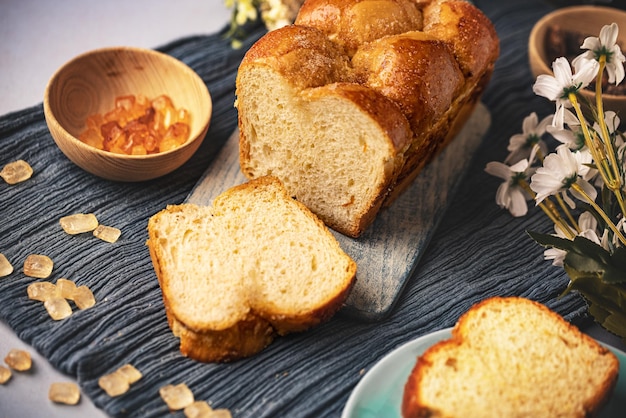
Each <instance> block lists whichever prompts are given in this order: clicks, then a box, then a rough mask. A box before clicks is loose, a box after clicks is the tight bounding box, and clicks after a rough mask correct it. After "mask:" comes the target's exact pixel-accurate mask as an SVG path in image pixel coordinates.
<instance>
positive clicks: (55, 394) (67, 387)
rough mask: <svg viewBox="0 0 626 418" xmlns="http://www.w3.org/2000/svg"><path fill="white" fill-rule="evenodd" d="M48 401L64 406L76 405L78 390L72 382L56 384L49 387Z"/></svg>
mask: <svg viewBox="0 0 626 418" xmlns="http://www.w3.org/2000/svg"><path fill="white" fill-rule="evenodd" d="M48 399H50V400H51V401H52V402H56V403H63V404H66V405H76V404H77V403H78V401H79V400H80V389H79V388H78V385H77V384H76V383H73V382H56V383H52V384H51V385H50V389H49V390H48Z"/></svg>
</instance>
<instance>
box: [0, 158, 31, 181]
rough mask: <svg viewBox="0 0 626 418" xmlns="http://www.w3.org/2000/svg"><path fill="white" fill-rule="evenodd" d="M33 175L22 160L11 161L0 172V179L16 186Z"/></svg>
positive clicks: (28, 166)
mask: <svg viewBox="0 0 626 418" xmlns="http://www.w3.org/2000/svg"><path fill="white" fill-rule="evenodd" d="M32 175H33V169H32V167H31V166H30V165H29V164H28V163H27V162H26V161H24V160H17V161H13V162H12V163H9V164H7V165H5V166H4V167H3V168H2V171H0V177H2V178H3V179H4V181H6V182H7V183H8V184H16V183H20V182H22V181H26V180H28V179H29V178H30V177H31V176H32Z"/></svg>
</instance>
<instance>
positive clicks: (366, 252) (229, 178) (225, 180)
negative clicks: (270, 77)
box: [186, 103, 491, 321]
mask: <svg viewBox="0 0 626 418" xmlns="http://www.w3.org/2000/svg"><path fill="white" fill-rule="evenodd" d="M490 123H491V115H490V114H489V111H488V110H487V108H486V107H485V106H484V105H483V104H482V103H479V105H478V106H477V107H476V109H475V110H474V113H473V114H472V116H471V117H470V118H469V120H468V121H467V123H466V124H465V126H464V127H463V129H462V130H461V132H460V133H459V134H458V136H457V137H456V138H455V139H454V140H453V141H452V142H451V143H450V145H448V147H447V148H446V149H445V150H444V151H443V152H441V153H440V154H439V155H438V156H437V158H435V159H434V160H433V161H432V162H431V163H430V164H429V165H428V166H426V168H424V170H423V171H422V172H421V173H420V174H419V176H418V177H417V179H416V180H415V181H414V183H413V184H412V185H411V186H410V187H409V188H408V189H407V190H406V191H405V192H404V193H403V194H402V195H401V196H400V197H399V198H398V199H397V200H396V201H395V202H394V203H393V204H392V205H391V206H390V207H388V208H385V209H384V210H382V211H381V212H380V213H379V214H378V217H377V218H376V220H375V221H374V223H373V224H372V225H371V226H370V227H369V229H368V230H366V231H365V233H364V234H363V235H362V236H361V237H359V238H349V237H346V236H345V235H342V234H339V233H337V232H334V231H333V233H334V235H335V237H336V238H337V240H338V241H339V243H340V245H341V247H342V248H343V249H344V251H345V252H346V253H348V254H349V255H350V256H351V257H352V258H353V259H354V261H356V263H357V281H356V284H355V287H354V288H353V289H352V292H351V293H350V296H349V297H348V299H347V301H346V306H345V307H344V308H343V309H342V311H341V312H342V313H343V314H347V315H350V316H352V317H355V318H359V319H363V320H368V321H377V320H380V319H383V318H384V317H386V316H387V315H388V314H389V313H390V312H391V310H392V308H393V306H394V304H395V302H396V301H397V299H398V296H399V295H400V294H401V292H402V289H403V288H404V286H405V284H406V282H407V280H409V279H410V277H411V275H412V274H413V271H414V270H415V267H416V266H417V264H418V262H419V259H420V257H421V256H422V254H423V253H424V252H425V250H426V247H427V245H428V242H429V240H430V238H431V236H432V234H433V232H434V231H435V229H436V228H437V225H438V224H439V222H440V221H441V219H442V217H443V215H444V213H445V209H446V207H447V204H448V202H449V201H450V199H451V197H452V196H453V194H454V192H455V190H456V187H457V185H458V183H459V182H460V180H461V179H462V178H463V174H464V173H465V171H466V170H467V168H468V166H469V163H470V161H471V159H472V157H473V155H474V152H475V151H476V149H477V148H478V146H479V145H480V143H481V140H482V137H483V135H484V134H485V132H486V131H487V129H488V128H489V125H490ZM246 181H247V179H246V178H245V176H244V175H243V174H242V173H241V171H240V169H239V132H238V131H235V132H234V133H233V134H232V135H231V137H230V138H229V139H228V141H227V142H226V144H225V145H224V146H223V147H222V149H221V150H220V151H219V153H218V154H217V155H216V156H215V158H214V159H213V161H212V162H211V165H210V166H209V168H208V169H207V171H206V172H205V173H204V175H203V176H202V178H201V179H200V180H199V181H198V183H197V184H196V186H195V187H194V189H193V190H192V191H191V193H190V194H189V196H188V197H187V199H186V202H188V203H195V204H197V205H209V204H211V203H212V201H213V199H214V198H215V197H216V196H217V195H218V194H220V193H222V192H223V191H225V190H226V189H228V188H230V187H232V186H235V185H238V184H241V183H244V182H246Z"/></svg>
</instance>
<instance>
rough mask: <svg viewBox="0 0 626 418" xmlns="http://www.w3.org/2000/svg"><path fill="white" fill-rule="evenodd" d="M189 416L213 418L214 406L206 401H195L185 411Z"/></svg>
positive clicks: (193, 417)
mask: <svg viewBox="0 0 626 418" xmlns="http://www.w3.org/2000/svg"><path fill="white" fill-rule="evenodd" d="M183 412H184V413H185V417H187V418H212V417H213V408H211V407H210V406H209V404H208V403H206V401H195V402H194V403H192V404H191V405H188V406H186V407H185V410H184V411H183Z"/></svg>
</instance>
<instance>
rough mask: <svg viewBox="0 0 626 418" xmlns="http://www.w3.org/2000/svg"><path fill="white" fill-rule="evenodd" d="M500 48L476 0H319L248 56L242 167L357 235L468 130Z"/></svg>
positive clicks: (241, 75)
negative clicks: (471, 0)
mask: <svg viewBox="0 0 626 418" xmlns="http://www.w3.org/2000/svg"><path fill="white" fill-rule="evenodd" d="M498 52H499V43H498V38H497V34H496V32H495V30H494V28H493V25H492V24H491V22H490V21H489V20H488V19H487V18H486V17H485V16H484V15H483V14H482V13H481V12H480V11H479V10H478V9H477V8H476V7H475V6H473V5H472V4H470V3H468V2H465V1H442V0H430V1H429V0H426V1H418V0H307V1H305V2H304V4H303V5H302V7H301V9H300V11H299V13H298V16H297V18H296V21H295V24H294V25H291V26H287V27H283V28H281V29H277V30H274V31H271V32H269V33H267V34H266V35H265V36H263V37H262V38H261V39H260V40H259V41H258V42H256V43H255V44H254V45H253V46H252V47H251V48H250V49H249V50H248V51H247V53H246V55H245V56H244V58H243V60H242V62H241V65H240V67H239V70H238V73H237V80H236V94H237V100H236V106H237V109H238V125H239V135H240V137H239V145H240V147H239V153H240V155H239V162H240V166H241V170H242V172H243V173H244V175H246V176H247V177H248V178H257V177H260V176H264V175H268V174H271V175H274V176H277V177H278V178H280V179H281V180H282V181H283V183H284V184H285V186H286V187H287V189H288V190H289V193H290V194H291V195H292V196H295V197H296V198H297V199H298V200H299V201H301V202H302V203H304V204H305V205H306V206H307V207H309V209H311V210H312V211H313V212H314V213H316V214H317V215H318V216H319V217H320V218H321V219H322V220H323V221H324V222H325V223H326V224H327V225H328V226H330V227H331V228H333V229H335V230H337V231H339V232H341V233H343V234H345V235H349V236H352V237H357V236H359V235H360V234H361V233H362V232H363V231H364V230H365V229H366V228H367V227H368V226H369V225H370V224H371V223H372V222H373V220H374V219H375V217H376V215H377V213H378V212H379V211H380V209H381V208H382V207H384V206H386V205H389V204H391V202H393V200H394V199H395V198H396V197H397V196H398V194H399V193H401V192H402V191H403V190H404V189H405V188H406V187H407V186H408V185H409V184H410V183H411V182H412V181H413V180H414V178H415V177H416V176H417V174H418V173H419V171H420V170H421V169H422V168H423V167H424V165H425V164H426V163H427V162H428V161H430V159H432V158H433V157H434V156H435V155H436V154H437V153H438V152H439V151H440V150H441V149H442V148H443V147H445V146H446V145H447V143H448V142H449V141H450V140H451V139H452V138H453V137H454V136H455V135H456V133H457V132H458V130H459V129H460V127H461V126H462V125H463V123H464V122H465V120H466V119H467V118H468V117H469V115H470V114H471V111H472V109H473V108H474V105H475V104H476V103H477V102H478V100H479V97H480V95H481V93H482V91H483V89H484V87H485V85H486V83H487V82H488V80H489V78H490V76H491V73H492V71H493V67H494V63H495V61H496V58H497V56H498Z"/></svg>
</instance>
